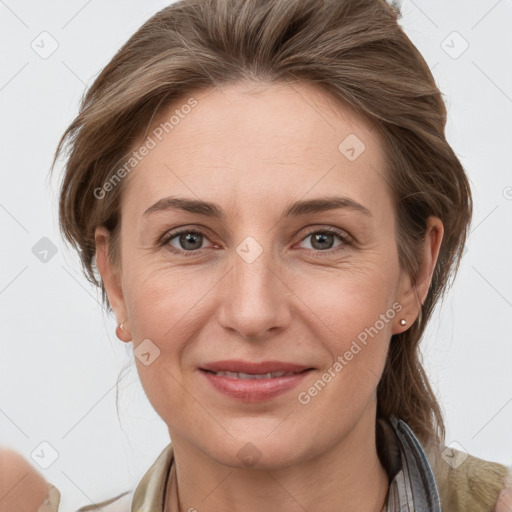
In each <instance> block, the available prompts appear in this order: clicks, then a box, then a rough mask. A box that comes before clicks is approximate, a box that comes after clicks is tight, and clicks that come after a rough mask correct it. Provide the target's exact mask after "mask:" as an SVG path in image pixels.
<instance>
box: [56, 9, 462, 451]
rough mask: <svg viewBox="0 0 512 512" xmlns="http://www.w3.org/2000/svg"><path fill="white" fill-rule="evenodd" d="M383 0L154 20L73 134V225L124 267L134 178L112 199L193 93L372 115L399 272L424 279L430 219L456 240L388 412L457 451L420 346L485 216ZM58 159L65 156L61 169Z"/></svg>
mask: <svg viewBox="0 0 512 512" xmlns="http://www.w3.org/2000/svg"><path fill="white" fill-rule="evenodd" d="M399 17H400V13H399V12H398V10H397V9H396V8H394V7H390V6H389V5H388V4H386V2H385V1H384V0H182V1H179V2H176V3H174V4H172V5H171V6H169V7H167V8H165V9H163V10H162V11H160V12H159V13H157V14H156V15H155V16H153V17H152V18H151V19H150V20H149V21H147V22H146V23H145V24H144V25H143V26H142V27H141V28H140V29H139V30H138V31H137V32H136V33H135V34H134V35H133V36H132V37H131V38H130V40H129V41H128V42H127V43H126V44H125V45H124V46H123V47H122V48H121V49H120V50H119V52H118V53H117V54H116V55H115V57H114V58H113V59H112V60H111V62H110V63H109V64H108V65H107V66H106V67H105V68H104V69H103V71H102V72H101V74H100V75H99V76H98V77H97V79H96V80H95V82H94V83H93V85H92V86H91V87H90V88H89V90H88V91H87V94H86V95H85V97H84V98H83V100H82V104H81V108H80V113H79V115H78V116H77V117H76V119H75V120H74V121H73V122H72V124H71V125H70V126H69V127H68V129H67V130H66V132H65V133H64V135H63V137H62V139H61V141H60V143H59V146H58V148H57V151H56V155H55V159H56V160H57V158H58V157H59V156H60V155H62V154H64V153H65V154H66V162H65V175H64V178H63V183H62V188H61V196H60V226H61V230H62V232H63V234H64V236H65V238H66V239H67V240H68V241H69V242H70V243H71V244H72V245H73V246H74V247H75V248H76V249H77V250H78V251H79V253H80V258H81V262H82V265H83V268H84V271H85V274H86V276H87V277H88V278H89V279H90V280H91V281H92V282H93V283H95V284H96V285H98V286H100V287H101V290H102V293H103V299H104V301H105V303H106V304H107V309H108V308H109V305H108V299H107V297H106V294H105V289H104V288H103V284H102V283H101V279H99V278H98V277H97V276H96V275H95V262H94V254H95V242H94V230H95V228H96V226H99V225H103V226H105V227H106V228H108V229H109V230H110V231H111V233H112V240H111V244H110V257H111V258H112V261H113V262H114V263H115V262H117V261H118V260H119V254H118V234H119V225H120V222H119V205H120V198H121V194H122V190H123V186H124V185H125V182H124V181H125V180H123V181H120V182H119V184H118V185H117V186H115V187H113V189H112V190H111V191H109V193H108V194H106V195H105V197H103V198H101V199H98V198H97V194H95V190H98V189H99V187H102V186H103V184H104V183H106V182H107V181H108V180H110V179H112V177H113V175H114V173H115V172H116V170H117V169H118V168H119V165H120V162H122V161H123V159H126V158H127V155H129V151H130V149H131V148H133V145H134V143H135V142H136V141H137V140H140V137H141V135H142V134H144V133H147V132H145V130H147V129H148V127H149V125H150V124H151V122H152V120H153V119H154V118H155V116H156V115H158V114H159V113H161V112H162V111H163V109H164V108H165V107H167V106H168V105H169V104H170V103H172V102H175V101H177V100H178V99H180V98H184V97H187V95H190V94H191V93H192V92H193V91H197V90H203V89H207V88H211V87H215V86H217V85H222V84H230V83H235V82H240V81H246V82H251V81H267V82H278V81H290V80H292V81H306V82H309V83H313V84H316V85H317V86H318V87H321V88H322V89H323V90H324V91H325V92H326V93H328V94H330V95H332V96H333V97H334V98H337V99H338V100H339V101H341V102H343V104H345V105H349V106H350V107H351V108H353V109H354V110H355V111H356V112H358V113H359V114H361V115H363V116H365V118H367V119H368V120H369V121H370V122H371V123H372V125H373V126H374V127H375V128H376V129H377V130H378V131H379V133H380V135H381V136H382V141H383V142H384V150H385V152H386V158H387V163H388V176H390V178H389V181H390V185H391V190H392V191H393V194H394V201H395V208H396V215H397V233H396V240H397V248H398V253H399V259H400V265H401V267H402V268H404V269H406V270H407V272H408V273H409V275H410V276H411V279H412V282H413V284H417V282H418V277H419V276H418V269H419V264H420V252H419V248H420V245H421V242H422V240H423V237H424V235H425V225H426V224H425V221H426V219H427V218H428V217H429V216H431V215H433V216H437V217H439V218H440V219H441V220H442V222H443V225H444V237H443V241H442V246H441V249H440V254H439V257H438V261H437V264H436V267H435V270H434V274H433V278H432V282H431V286H430V289H429V292H428V296H427V298H426V300H425V302H424V304H423V305H422V308H421V314H420V317H419V318H418V320H417V321H416V322H414V324H413V325H411V326H410V327H409V328H408V329H407V330H406V331H404V332H402V333H400V334H396V335H394V336H393V337H392V339H391V343H390V349H389V354H388V358H387V362H386V366H385V369H384V373H383V375H382V378H381V381H380V382H379V385H378V389H377V394H378V412H377V415H378V417H390V416H391V415H394V416H397V417H399V418H401V419H403V420H404V421H406V422H407V423H408V424H409V425H410V427H411V428H412V429H413V431H414V432H415V433H416V435H417V436H418V437H419V439H420V440H421V441H422V442H423V443H424V444H426V443H429V444H430V443H434V444H435V442H437V443H440V442H441V443H444V438H445V427H444V422H443V416H442V412H441V409H440V407H439V404H438V402H437V400H436V397H435V394H434V392H433V390H432V388H431V386H430V384H429V381H428V378H427V375H426V373H425V371H424V369H423V366H422V364H421V356H420V352H419V341H420V339H421V336H422V334H423V331H424V329H425V326H426V325H427V322H428V320H429V318H430V316H431V314H432V311H433V309H434V306H435V305H436V303H437V302H438V301H439V299H440V298H442V297H443V296H444V294H445V292H446V290H447V288H448V287H449V286H450V284H451V283H449V280H450V277H452V278H454V277H455V275H456V273H457V270H458V267H459V264H460V260H461V257H462V251H463V249H464V245H465V242H466V237H467V234H468V229H469V224H470V222H471V216H472V198H471V190H470V185H469V182H468V179H467V177H466V174H465V172H464V169H463V167H462V165H461V163H460V161H459V160H458V158H457V157H456V155H455V154H454V152H453V150H452V149H451V147H450V146H449V144H448V143H447V141H446V138H445V134H444V129H445V124H446V107H445V105H444V103H443V99H442V96H441V93H440V91H439V90H438V88H437V86H436V84H435V81H434V78H433V76H432V74H431V72H430V70H429V68H428V66H427V64H426V62H425V60H424V59H423V57H422V56H421V54H420V53H419V51H418V50H417V49H416V47H415V46H414V45H413V43H412V42H411V41H410V40H409V38H408V37H407V36H406V35H405V33H404V32H403V30H402V29H401V27H400V26H399V24H398V20H399ZM54 163H55V161H54Z"/></svg>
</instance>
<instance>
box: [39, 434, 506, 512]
mask: <svg viewBox="0 0 512 512" xmlns="http://www.w3.org/2000/svg"><path fill="white" fill-rule="evenodd" d="M426 453H427V456H428V458H429V462H430V464H431V467H432V470H433V472H434V476H435V479H436V484H437V487H438V489H439V494H440V497H441V506H442V510H443V512H512V466H510V467H508V468H507V467H506V466H504V465H502V464H499V463H496V462H489V461H486V460H483V459H479V458H477V457H474V456H472V455H467V454H465V453H463V452H460V451H458V450H455V449H451V451H450V452H445V455H444V456H445V459H447V460H450V459H451V460H455V461H459V462H460V461H461V460H462V459H464V460H463V462H462V463H460V464H459V463H458V462H457V463H454V464H450V463H448V462H446V460H445V459H444V458H442V457H438V456H436V455H434V453H433V452H429V451H428V450H427V451H426ZM172 462H173V448H172V445H171V443H169V445H167V446H166V447H165V449H164V450H163V451H162V452H161V453H160V455H159V456H158V458H157V459H156V461H155V462H154V463H153V464H152V466H151V467H150V468H149V469H148V471H147V472H146V473H145V475H144V476H143V477H142V479H141V480H140V482H139V484H138V485H137V487H136V489H135V490H134V491H127V492H126V493H123V494H121V495H120V496H116V497H114V498H111V499H109V500H106V501H102V502H99V503H96V504H94V505H88V506H85V507H82V508H80V509H79V510H78V511H77V512H87V511H92V510H95V511H97V510H98V507H99V508H100V510H101V511H102V512H163V511H164V498H165V491H166V487H167V482H168V479H169V480H170V482H171V486H170V492H171V497H170V498H171V503H172V504H173V505H174V506H173V509H172V510H173V512H174V510H178V508H177V496H176V485H175V484H176V479H175V477H176V475H175V467H176V466H175V464H173V463H172ZM59 502H60V493H59V491H58V490H57V489H56V488H55V487H54V486H52V485H49V486H48V498H47V500H46V501H45V503H44V504H43V505H41V507H40V508H39V509H38V511H37V512H58V510H59ZM416 512H423V511H416ZM425 512H426V511H425Z"/></svg>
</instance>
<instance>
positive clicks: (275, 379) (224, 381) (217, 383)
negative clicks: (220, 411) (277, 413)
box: [200, 361, 314, 403]
mask: <svg viewBox="0 0 512 512" xmlns="http://www.w3.org/2000/svg"><path fill="white" fill-rule="evenodd" d="M200 370H201V373H202V374H203V375H204V376H205V378H206V380H207V381H208V382H209V383H210V384H211V385H212V386H213V389H215V390H216V391H218V392H220V393H221V394H223V395H225V396H229V397H231V398H235V399H238V400H242V401H243V402H245V403H256V402H262V401H267V400H271V399H272V398H275V397H277V396H278V395H281V394H283V393H285V392H287V391H290V390H292V389H293V388H295V387H296V386H298V384H299V383H300V382H302V381H303V380H304V378H305V377H306V376H307V375H309V374H310V373H311V372H312V371H313V370H314V368H311V367H307V366H304V365H297V364H291V363H284V362H263V363H250V362H244V361H219V362H217V363H212V364H207V365H203V367H201V368H200Z"/></svg>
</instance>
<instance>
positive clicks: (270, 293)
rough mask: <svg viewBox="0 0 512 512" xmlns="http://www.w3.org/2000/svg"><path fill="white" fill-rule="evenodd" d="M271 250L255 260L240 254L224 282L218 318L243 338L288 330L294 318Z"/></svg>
mask: <svg viewBox="0 0 512 512" xmlns="http://www.w3.org/2000/svg"><path fill="white" fill-rule="evenodd" d="M270 252H271V251H263V253H262V254H261V255H260V256H259V257H258V258H257V259H256V260H255V261H252V262H248V261H245V260H244V259H243V258H242V257H240V256H239V255H238V254H235V256H234V264H233V267H232V270H231V272H229V274H228V276H226V279H225V284H224V285H223V289H224V293H223V295H222V303H221V305H220V307H219V322H220V324H221V325H222V327H224V328H225V329H227V330H230V331H233V332H236V333H237V334H238V335H239V336H241V337H243V338H244V339H247V340H251V341H256V340H264V339H267V338H268V337H270V336H274V335H275V334H277V333H279V332H282V331H283V330H285V329H286V328H287V327H288V326H289V325H290V321H291V311H290V297H291V296H292V292H291V290H290V288H289V287H288V286H287V285H286V284H285V282H284V280H283V277H282V275H280V274H281V273H280V272H279V269H278V264H277V263H276V261H275V259H274V261H272V256H271V255H270V256H267V254H268V253H270Z"/></svg>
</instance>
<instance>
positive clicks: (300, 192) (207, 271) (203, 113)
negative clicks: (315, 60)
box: [96, 83, 443, 512]
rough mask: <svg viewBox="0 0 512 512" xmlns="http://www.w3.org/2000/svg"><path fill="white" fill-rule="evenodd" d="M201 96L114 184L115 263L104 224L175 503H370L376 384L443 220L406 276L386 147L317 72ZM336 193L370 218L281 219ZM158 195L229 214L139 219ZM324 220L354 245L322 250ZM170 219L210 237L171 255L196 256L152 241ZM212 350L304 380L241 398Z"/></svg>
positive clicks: (118, 310)
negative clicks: (315, 389)
mask: <svg viewBox="0 0 512 512" xmlns="http://www.w3.org/2000/svg"><path fill="white" fill-rule="evenodd" d="M193 96H194V98H196V99H197V101H198V105H197V106H196V107H195V108H194V109H192V111H191V112H190V113H189V114H188V115H187V116H185V117H184V119H180V123H179V124H178V125H177V126H175V128H174V129H173V131H172V132H170V134H169V135H168V136H166V137H165V138H164V139H163V140H162V141H161V142H159V143H158V145H157V146H156V147H155V148H153V149H152V150H151V151H150V153H149V154H148V155H147V156H146V157H144V159H143V160H142V161H141V163H140V164H139V165H138V166H137V168H136V170H134V171H133V172H132V174H131V175H130V176H129V177H128V178H127V179H126V181H125V182H124V183H123V187H124V191H123V197H122V204H121V237H120V244H121V245H120V254H121V261H120V262H111V261H110V260H109V259H108V256H107V250H108V244H109V233H108V231H106V230H105V229H104V228H102V227H98V228H97V230H96V244H97V265H98V269H99V271H100V273H101V276H102V279H103V282H104V285H105V287H106V290H107V293H108V297H109V301H110V304H111V305H112V308H113V310H114V312H115V314H116V316H117V318H118V320H119V322H121V321H124V324H123V327H124V329H123V330H119V329H118V336H119V337H120V339H122V340H123V341H125V342H132V343H133V345H134V350H136V348H137V347H138V345H139V344H140V343H141V342H142V340H145V339H149V340H151V342H152V343H153V344H154V345H156V346H157V347H158V349H159V350H160V355H159V357H158V358H156V359H155V360H154V361H153V362H152V363H151V364H150V365H148V366H146V365H144V364H142V363H141V361H139V360H138V359H137V358H136V359H135V361H136V364H137V369H138V373H139V376H140V379H141V382H142V385H143V387H144V389H145V392H146V394H147V396H148V399H149V400H150V402H151V404H152V405H153V407H154V408H155V410H156V411H157V412H158V414H159V415H160V416H161V418H162V419H163V420H164V421H165V423H166V424H167V426H168V430H169V435H170V437H171V439H172V443H173V446H174V451H175V461H176V475H177V482H178V495H179V503H180V509H181V510H182V511H185V510H189V508H191V507H194V508H196V509H197V510H200V511H209V512H220V511H226V510H236V511H237V512H248V511H251V512H253V511H255V510H273V511H280V512H291V511H293V512H295V511H299V510H300V511H303V510H307V511H308V512H317V511H318V512H320V511H331V510H336V511H338V512H348V511H355V510H357V511H359V512H364V511H368V512H380V510H381V509H382V507H383V505H384V502H385V497H386V493H387V489H388V485H389V481H388V478H387V475H386V473H385V471H384V468H383V467H382V465H381V464H380V461H379V459H378V456H377V452H376V446H375V417H376V388H377V384H378V382H379V379H380V377H381V375H382V371H383V368H384V363H385V360H386V354H387V350H388V346H389V341H390V338H391V335H392V334H395V333H399V332H401V331H403V330H405V329H407V328H408V326H410V325H411V324H412V323H413V322H414V320H415V319H416V317H417V315H418V312H419V308H420V303H422V302H423V301H424V299H425V297H426V295H427V292H428V287H429V284H430V280H431V276H432V272H433V269H434V266H435V262H436V260H437V257H438V254H439V248H440V244H441V240H442V236H443V226H442V223H441V221H440V220H439V219H437V218H435V217H431V218H430V219H429V220H428V225H427V234H426V237H425V243H424V247H423V252H422V254H423V263H422V267H421V277H420V280H419V283H418V284H417V286H416V287H413V286H412V285H411V281H410V279H409V276H408V275H407V273H406V272H405V271H404V270H402V269H401V268H400V266H399V261H398V253H397V247H396V239H395V224H396V219H395V212H394V208H393V204H392V200H391V194H390V191H389V188H388V185H387V183H388V182H387V179H386V170H385V161H384V156H383V151H382V145H381V141H380V139H379V137H378V134H377V133H376V132H375V131H374V130H373V129H372V126H371V125H370V124H369V123H368V122H367V121H366V120H364V119H363V118H361V117H359V116H358V115H357V114H355V113H354V112H352V111H351V110H349V109H348V108H347V107H345V106H343V105H341V104H340V103H338V102H335V101H334V100H333V99H332V98H330V97H329V96H327V95H326V94H325V93H324V92H322V91H320V90H319V89H317V88H315V87H314V86H313V85H309V84H300V85H297V84H295V85H293V86H292V85H285V84H279V85H277V84H272V85H268V84H256V83H253V84H245V85H240V84H234V85H230V86H226V87H223V88H222V89H214V90H207V91H199V92H197V94H194V95H193ZM185 102H186V99H185V100H183V102H182V103H179V104H178V103H177V104H174V105H173V106H172V107H170V108H169V109H167V110H166V111H165V112H163V113H162V116H161V118H160V119H157V120H156V121H155V126H157V125H158V124H159V123H160V122H162V120H165V119H168V118H169V117H170V116H171V115H172V113H173V112H174V110H175V109H176V108H179V107H180V105H183V104H185ZM349 134H356V135H357V137H358V138H359V139H360V140H361V141H363V142H364V144H365V146H366V149H365V151H364V152H363V153H362V154H361V155H360V156H359V157H358V158H357V159H356V160H355V161H349V160H348V159H347V158H346V157H345V156H344V155H343V154H341V153H340V151H339V150H338V146H339V144H340V143H341V142H342V141H343V140H344V139H345V138H346V137H347V136H348V135H349ZM135 148H136V146H135V147H134V149H135ZM332 195H343V196H348V197H350V198H351V199H353V200H354V201H357V202H358V203H360V204H362V205H364V206H365V207H366V208H367V209H368V210H369V211H370V213H371V216H366V215H364V214H363V213H361V212H358V211H355V210H348V209H336V210H329V211H324V212H318V213H309V214H307V215H302V216H296V217H290V218H285V219H281V217H280V216H281V214H282V212H283V211H284V210H285V209H286V208H287V207H288V206H289V205H291V204H292V203H293V202H295V201H299V200H305V199H313V198H323V197H326V196H332ZM166 196H180V197H186V198H191V199H200V200H203V201H213V202H216V203H218V204H219V206H220V207H221V208H222V209H223V211H224V213H225V216H226V217H225V220H224V221H223V222H221V221H220V220H218V219H214V218H210V217H207V216H205V215H200V214H194V213H189V212H183V211H179V210H171V209H170V210H166V211H159V212H155V213H153V214H151V215H146V216H145V215H144V211H145V210H146V209H148V208H149V207H151V206H152V205H153V204H155V203H156V202H157V201H159V200H160V199H162V198H163V197H166ZM329 227H333V228H338V229H340V230H342V232H344V233H346V234H348V235H349V236H350V237H352V239H353V240H355V242H353V243H351V244H347V243H344V242H342V241H341V240H340V239H338V238H337V236H336V235H334V236H333V237H332V238H329V235H328V234H327V236H328V238H327V240H326V241H324V245H323V246H319V245H318V244H317V245H314V238H315V237H314V236H311V235H312V234H315V233H316V234H318V233H319V232H320V233H322V229H325V228H329ZM175 228H185V229H194V230H201V231H202V233H203V234H204V238H202V239H201V238H200V239H199V242H198V246H200V247H202V249H200V250H197V249H196V250H195V254H194V255H192V256H189V257H187V256H184V255H182V254H178V253H174V252H172V248H174V249H175V250H176V251H180V249H181V251H182V252H186V251H187V250H188V252H191V249H190V248H189V247H190V245H188V246H187V245H186V244H185V245H183V244H181V245H180V240H179V237H175V238H174V239H172V240H171V241H169V242H168V243H167V245H164V246H158V243H157V241H158V239H159V238H160V237H161V236H162V235H164V234H165V233H169V232H170V231H171V230H173V229H175ZM178 231H179V230H178ZM248 236H251V237H253V238H254V239H255V240H256V241H257V242H258V244H259V245H260V246H261V248H262V253H261V254H260V256H259V257H258V258H257V259H256V260H255V261H253V262H252V263H247V262H246V261H245V260H244V259H242V258H241V257H240V256H239V254H238V253H237V252H236V248H237V247H238V246H239V245H240V244H241V243H242V242H243V241H244V239H245V238H246V237H248ZM201 240H202V243H201ZM319 247H320V248H319ZM315 256H316V257H315ZM394 303H398V304H400V305H401V308H402V309H401V311H400V312H399V313H397V314H396V315H395V316H394V318H392V319H390V320H389V321H388V322H386V323H384V327H383V328H382V329H381V330H380V331H379V332H378V334H377V335H374V336H373V337H369V341H368V344H367V345H366V346H364V348H363V349H362V350H361V351H360V352H359V353H358V354H357V355H355V356H354V357H353V359H352V360H351V361H349V362H348V364H347V365H346V366H344V368H343V370H342V371H341V372H339V373H338V374H337V376H336V377H335V378H333V379H332V380H331V382H329V383H328V385H326V386H325V388H323V389H322V390H321V392H319V393H318V394H317V396H315V397H314V398H312V399H311V401H310V402H309V403H308V404H306V405H304V404H302V403H300V402H299V401H298V399H297V394H298V393H299V392H300V391H305V390H307V389H308V388H309V387H310V386H311V385H312V384H313V383H314V382H315V381H317V380H318V379H319V378H321V377H322V374H323V373H324V372H325V371H327V369H328V368H329V367H331V366H332V365H333V363H334V361H335V360H336V358H337V357H338V356H340V355H343V354H345V352H346V351H347V350H349V348H350V345H351V343H352V341H353V340H355V339H356V338H357V336H358V334H359V333H361V332H362V331H364V329H365V328H368V327H370V326H374V325H375V322H376V321H377V320H379V318H381V317H380V315H382V314H385V313H386V311H388V310H390V309H391V308H392V305H393V304H394ZM402 318H405V319H406V320H407V325H406V326H401V325H400V323H399V322H400V319H402ZM222 359H243V360H248V361H264V360H277V361H287V362H293V363H298V364H304V365H307V366H308V367H313V368H315V369H314V371H313V372H312V373H311V374H310V375H309V376H308V377H307V378H306V381H305V382H304V383H303V384H301V385H300V386H299V387H298V388H297V389H293V390H291V391H288V392H286V393H285V394H282V395H280V396H278V397H275V398H273V399H271V400H268V401H264V402H260V403H244V402H242V401H239V400H235V399H233V398H230V397H226V396H224V395H221V394H220V393H218V392H217V391H216V390H215V389H214V388H213V387H212V386H211V385H210V384H209V382H207V381H206V380H205V378H204V376H203V375H202V374H201V373H200V372H199V370H198V367H199V366H201V364H204V363H206V362H213V361H218V360H222ZM248 442H250V443H252V444H253V445H254V446H255V447H256V450H257V453H258V456H259V460H258V462H257V463H256V464H255V465H254V466H252V467H247V466H246V465H245V464H244V462H243V461H242V460H241V459H240V458H239V457H238V456H237V453H238V451H239V450H240V449H241V448H242V447H244V446H245V445H246V443H248ZM168 496H169V493H168ZM167 506H168V507H169V506H170V505H169V503H167Z"/></svg>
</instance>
